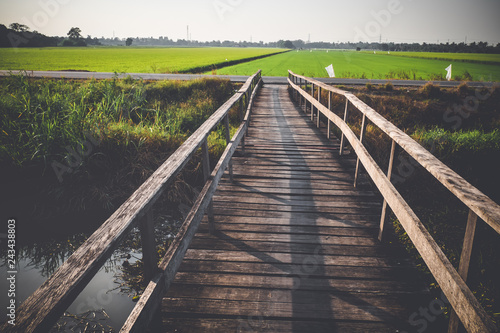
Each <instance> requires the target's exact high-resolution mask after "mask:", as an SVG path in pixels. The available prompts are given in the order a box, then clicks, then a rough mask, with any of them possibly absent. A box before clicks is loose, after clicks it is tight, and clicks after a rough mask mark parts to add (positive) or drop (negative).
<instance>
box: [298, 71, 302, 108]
mask: <svg viewBox="0 0 500 333" xmlns="http://www.w3.org/2000/svg"><path fill="white" fill-rule="evenodd" d="M299 88H300V89H302V78H299ZM298 98H299V106H300V107H301V108H302V95H301V94H299V95H298Z"/></svg>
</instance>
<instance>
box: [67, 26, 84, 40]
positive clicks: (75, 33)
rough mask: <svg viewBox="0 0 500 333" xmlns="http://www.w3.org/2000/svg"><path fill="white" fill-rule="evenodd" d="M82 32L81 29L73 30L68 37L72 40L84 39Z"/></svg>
mask: <svg viewBox="0 0 500 333" xmlns="http://www.w3.org/2000/svg"><path fill="white" fill-rule="evenodd" d="M81 32H82V30H80V28H71V29H70V30H69V32H68V37H69V38H70V39H80V38H82V35H81Z"/></svg>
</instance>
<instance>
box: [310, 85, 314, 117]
mask: <svg viewBox="0 0 500 333" xmlns="http://www.w3.org/2000/svg"><path fill="white" fill-rule="evenodd" d="M314 88H315V85H314V83H313V84H311V96H313V97H314ZM313 120H314V103H311V121H313Z"/></svg>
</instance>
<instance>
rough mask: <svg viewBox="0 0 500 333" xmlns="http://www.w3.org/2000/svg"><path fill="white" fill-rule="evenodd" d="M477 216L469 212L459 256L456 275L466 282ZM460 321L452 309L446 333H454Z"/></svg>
mask: <svg viewBox="0 0 500 333" xmlns="http://www.w3.org/2000/svg"><path fill="white" fill-rule="evenodd" d="M476 223H477V215H476V213H474V212H473V211H472V210H469V217H468V218H467V227H466V228H465V237H464V244H463V246H462V254H461V255H460V264H459V266H458V274H459V275H460V277H461V278H462V279H463V280H464V282H466V281H467V275H468V274H469V264H470V256H471V253H472V245H473V244H474V235H475V233H476ZM459 324H460V319H459V318H458V316H457V314H456V312H455V310H453V309H452V311H451V315H450V322H449V324H448V333H456V332H457V331H458V325H459Z"/></svg>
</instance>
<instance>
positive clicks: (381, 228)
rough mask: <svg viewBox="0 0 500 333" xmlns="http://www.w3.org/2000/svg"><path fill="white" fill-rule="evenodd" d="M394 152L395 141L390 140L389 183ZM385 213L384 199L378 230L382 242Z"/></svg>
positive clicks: (385, 202) (385, 203)
mask: <svg viewBox="0 0 500 333" xmlns="http://www.w3.org/2000/svg"><path fill="white" fill-rule="evenodd" d="M395 152H396V141H394V139H393V140H392V145H391V157H389V169H388V170H387V178H389V181H391V176H392V167H393V165H394V154H395ZM386 212H387V201H385V199H384V204H383V205H382V215H381V217H380V230H379V232H378V240H379V241H382V239H383V237H384V229H385V214H386Z"/></svg>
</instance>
